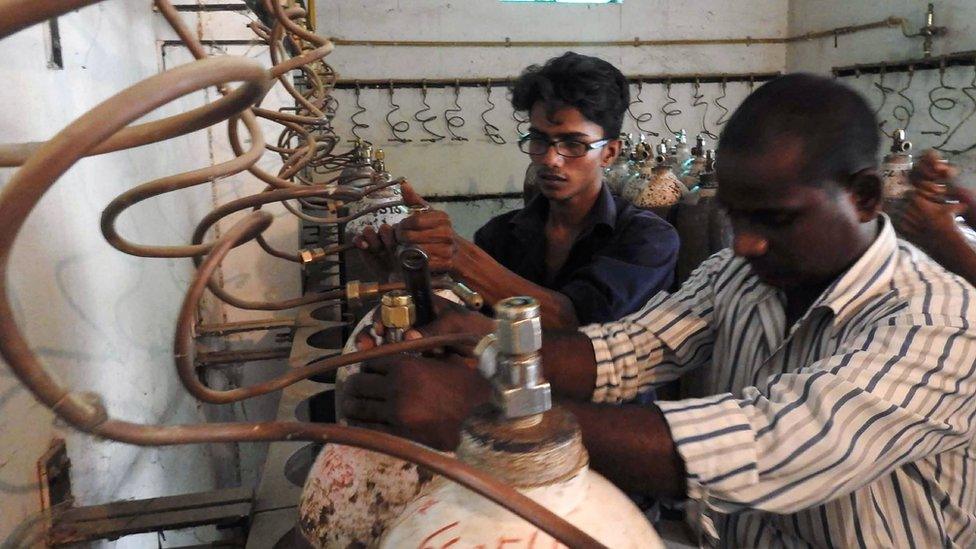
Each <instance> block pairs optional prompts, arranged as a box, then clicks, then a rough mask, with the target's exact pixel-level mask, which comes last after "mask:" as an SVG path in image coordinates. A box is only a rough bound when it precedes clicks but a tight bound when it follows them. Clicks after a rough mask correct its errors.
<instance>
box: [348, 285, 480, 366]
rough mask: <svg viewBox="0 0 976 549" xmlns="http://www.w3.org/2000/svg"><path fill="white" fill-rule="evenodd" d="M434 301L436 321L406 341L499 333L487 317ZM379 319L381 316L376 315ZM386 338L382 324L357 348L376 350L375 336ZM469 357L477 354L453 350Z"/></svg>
mask: <svg viewBox="0 0 976 549" xmlns="http://www.w3.org/2000/svg"><path fill="white" fill-rule="evenodd" d="M433 297H434V311H435V314H436V318H435V319H434V321H433V322H431V323H430V324H427V325H426V326H424V327H422V328H414V329H411V330H408V331H407V333H406V334H404V339H420V338H422V337H429V336H435V335H451V334H472V333H473V334H478V335H480V336H486V335H488V334H490V333H492V332H494V331H495V321H494V320H492V319H491V318H488V317H487V316H485V315H483V314H481V313H478V312H475V311H470V310H468V309H466V308H464V307H463V306H461V305H459V304H457V303H454V302H452V301H450V300H447V299H444V298H443V297H440V296H438V295H435V296H433ZM376 317H377V318H378V315H376ZM374 334H375V335H376V336H379V337H380V338H382V337H383V325H382V324H380V322H379V321H376V322H374V323H373V329H372V333H368V332H367V331H366V330H363V331H362V332H360V333H359V335H358V336H356V347H357V348H358V349H359V350H360V351H365V350H366V349H372V348H373V347H375V346H376V342H375V340H374V338H373V335H374ZM450 350H451V351H453V352H455V353H457V354H459V355H462V356H466V357H470V356H472V354H473V347H470V346H463V347H456V348H452V349H450Z"/></svg>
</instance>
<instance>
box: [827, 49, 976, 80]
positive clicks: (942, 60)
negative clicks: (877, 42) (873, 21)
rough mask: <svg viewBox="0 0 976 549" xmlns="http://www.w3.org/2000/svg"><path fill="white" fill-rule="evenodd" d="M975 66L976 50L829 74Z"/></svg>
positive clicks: (853, 67) (847, 68) (864, 65)
mask: <svg viewBox="0 0 976 549" xmlns="http://www.w3.org/2000/svg"><path fill="white" fill-rule="evenodd" d="M973 65H976V50H973V51H960V52H956V53H950V54H946V55H938V56H934V57H921V58H918V59H906V60H903V61H879V62H876V63H860V64H856V65H846V66H843V67H833V68H832V69H831V72H832V73H833V74H834V76H836V77H844V76H859V75H861V74H880V73H882V72H884V73H893V72H909V71H922V70H933V69H940V68H945V67H960V66H966V67H971V66H973Z"/></svg>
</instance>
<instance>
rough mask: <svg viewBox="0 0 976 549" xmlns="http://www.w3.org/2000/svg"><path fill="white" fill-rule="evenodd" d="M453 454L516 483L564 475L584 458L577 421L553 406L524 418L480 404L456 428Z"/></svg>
mask: <svg viewBox="0 0 976 549" xmlns="http://www.w3.org/2000/svg"><path fill="white" fill-rule="evenodd" d="M457 456H458V458H459V459H460V460H461V461H464V462H465V463H468V464H469V465H472V466H474V467H477V468H479V469H482V470H485V471H491V473H492V474H493V475H495V476H497V477H498V478H499V479H501V480H503V481H505V482H508V483H510V484H513V485H515V486H516V487H519V488H528V487H533V486H541V485H546V484H554V483H557V482H561V481H564V480H567V479H569V478H572V477H573V476H575V475H577V474H579V473H580V472H581V471H582V470H583V469H584V468H585V467H586V466H587V464H588V462H589V456H588V454H587V453H586V449H585V448H584V447H583V437H582V435H581V433H580V429H579V424H578V423H577V422H576V419H575V418H574V417H573V416H572V414H570V413H569V412H567V411H566V410H563V409H562V408H559V407H555V408H552V409H551V410H548V411H546V412H545V413H542V414H539V415H538V417H537V420H536V421H534V422H527V421H525V420H524V419H514V420H513V419H509V418H506V417H504V415H503V414H502V413H501V411H500V410H498V409H497V408H494V407H492V406H488V405H486V406H481V407H479V408H477V409H475V411H474V412H473V413H472V414H471V416H469V417H468V419H467V420H465V422H464V425H463V426H462V428H461V442H460V444H459V445H458V448H457Z"/></svg>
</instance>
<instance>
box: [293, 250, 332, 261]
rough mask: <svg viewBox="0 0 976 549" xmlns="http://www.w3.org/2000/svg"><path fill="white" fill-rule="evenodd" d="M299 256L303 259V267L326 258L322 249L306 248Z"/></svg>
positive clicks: (299, 252)
mask: <svg viewBox="0 0 976 549" xmlns="http://www.w3.org/2000/svg"><path fill="white" fill-rule="evenodd" d="M298 256H299V258H301V260H302V264H303V265H308V264H309V263H315V262H316V261H319V260H320V259H323V258H324V257H326V253H325V250H324V249H322V248H304V249H302V250H299V251H298Z"/></svg>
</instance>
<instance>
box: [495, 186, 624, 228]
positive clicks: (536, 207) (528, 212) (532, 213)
mask: <svg viewBox="0 0 976 549" xmlns="http://www.w3.org/2000/svg"><path fill="white" fill-rule="evenodd" d="M548 215H549V199H547V198H546V197H545V196H542V194H541V193H540V194H537V195H536V196H535V198H533V199H532V200H530V201H529V203H528V204H526V205H525V207H524V208H522V209H521V210H520V211H519V212H518V213H517V214H515V215H514V216H512V219H511V220H510V221H509V223H511V224H512V225H514V226H515V227H517V228H519V229H528V230H531V231H537V230H539V227H543V226H545V224H546V216H548ZM616 224H617V204H616V202H615V201H614V198H613V195H612V194H610V189H609V187H607V186H606V184H601V185H600V194H598V195H597V197H596V202H594V203H593V207H592V208H590V212H589V213H588V214H587V215H586V221H585V222H584V227H583V230H582V231H580V236H579V238H582V237H584V236H586V235H588V234H589V233H590V232H592V230H593V229H594V228H595V227H597V226H600V225H603V226H606V227H607V228H609V229H610V230H611V231H613V229H614V227H616Z"/></svg>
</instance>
